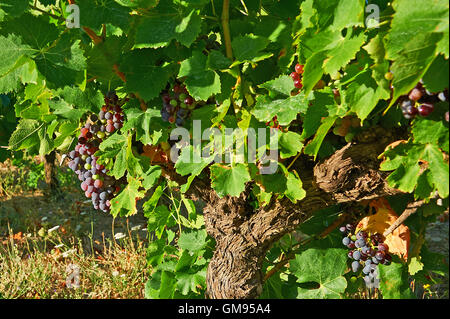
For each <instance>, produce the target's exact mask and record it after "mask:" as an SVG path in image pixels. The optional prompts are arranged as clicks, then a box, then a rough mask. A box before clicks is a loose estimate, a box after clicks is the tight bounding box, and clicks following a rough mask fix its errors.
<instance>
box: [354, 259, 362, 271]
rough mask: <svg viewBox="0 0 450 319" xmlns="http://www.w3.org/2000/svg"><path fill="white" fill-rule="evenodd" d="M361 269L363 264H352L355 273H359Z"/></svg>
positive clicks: (356, 262) (355, 262)
mask: <svg viewBox="0 0 450 319" xmlns="http://www.w3.org/2000/svg"><path fill="white" fill-rule="evenodd" d="M360 268H361V264H360V263H359V262H358V261H356V260H355V261H354V262H352V270H353V272H358V270H359V269H360Z"/></svg>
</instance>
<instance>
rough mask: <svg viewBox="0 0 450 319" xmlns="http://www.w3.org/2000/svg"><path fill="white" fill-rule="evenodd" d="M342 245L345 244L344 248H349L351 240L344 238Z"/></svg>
mask: <svg viewBox="0 0 450 319" xmlns="http://www.w3.org/2000/svg"><path fill="white" fill-rule="evenodd" d="M342 243H343V244H344V246H347V245H348V244H350V238H348V237H344V238H343V239H342Z"/></svg>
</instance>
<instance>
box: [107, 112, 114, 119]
mask: <svg viewBox="0 0 450 319" xmlns="http://www.w3.org/2000/svg"><path fill="white" fill-rule="evenodd" d="M112 117H113V115H112V113H111V112H107V113H106V114H105V119H106V120H111V119H112Z"/></svg>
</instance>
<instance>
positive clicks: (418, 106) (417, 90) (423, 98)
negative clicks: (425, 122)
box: [400, 82, 448, 120]
mask: <svg viewBox="0 0 450 319" xmlns="http://www.w3.org/2000/svg"><path fill="white" fill-rule="evenodd" d="M447 100H448V91H444V92H439V93H431V92H429V91H428V90H426V89H425V88H424V86H423V84H422V82H419V83H417V85H416V86H415V87H414V88H413V89H412V90H411V92H409V94H408V96H407V97H405V98H404V99H402V101H401V102H400V108H401V110H402V113H403V116H404V117H405V118H406V119H408V120H411V119H413V118H415V117H416V116H417V115H420V116H423V117H426V116H428V115H430V114H431V113H432V112H433V111H434V107H435V104H436V103H438V102H439V101H442V102H445V101H447ZM447 113H448V112H447ZM446 117H448V116H447V115H446Z"/></svg>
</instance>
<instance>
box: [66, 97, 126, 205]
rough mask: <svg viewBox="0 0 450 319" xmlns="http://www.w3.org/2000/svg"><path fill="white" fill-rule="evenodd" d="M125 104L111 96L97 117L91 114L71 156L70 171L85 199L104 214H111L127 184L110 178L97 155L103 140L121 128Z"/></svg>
mask: <svg viewBox="0 0 450 319" xmlns="http://www.w3.org/2000/svg"><path fill="white" fill-rule="evenodd" d="M123 103H124V101H121V100H119V98H118V97H117V95H116V94H115V93H114V92H110V93H108V94H107V95H106V97H105V105H103V107H102V109H101V111H100V112H99V114H98V115H96V114H91V116H90V117H89V120H88V121H87V122H86V124H85V125H84V127H83V128H82V129H81V130H80V135H79V136H78V144H77V145H76V146H75V149H74V150H73V151H71V152H70V153H69V154H68V156H69V158H70V159H71V161H70V162H69V168H70V169H71V170H72V171H74V172H75V174H77V176H78V179H79V180H80V182H81V189H82V190H83V191H84V194H85V196H86V197H87V198H89V199H91V200H92V205H93V206H94V209H96V210H101V211H103V212H108V211H110V209H111V200H112V198H113V197H114V196H115V195H117V193H118V192H119V191H120V189H121V186H122V184H123V182H124V181H123V180H116V179H115V178H114V177H112V176H109V175H108V170H107V169H106V168H105V166H104V165H102V164H100V163H98V162H97V161H98V158H97V157H96V156H95V152H97V151H98V149H99V145H100V143H101V142H102V141H103V139H105V138H106V137H107V136H108V135H110V134H112V133H113V132H114V131H116V130H119V129H120V128H121V127H122V125H123V111H122V108H121V105H122V104H123Z"/></svg>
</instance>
